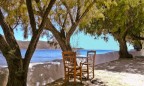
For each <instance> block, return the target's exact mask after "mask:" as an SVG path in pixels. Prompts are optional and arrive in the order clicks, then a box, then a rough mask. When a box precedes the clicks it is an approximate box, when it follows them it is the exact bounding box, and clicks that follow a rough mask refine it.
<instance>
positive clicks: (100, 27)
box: [82, 0, 144, 39]
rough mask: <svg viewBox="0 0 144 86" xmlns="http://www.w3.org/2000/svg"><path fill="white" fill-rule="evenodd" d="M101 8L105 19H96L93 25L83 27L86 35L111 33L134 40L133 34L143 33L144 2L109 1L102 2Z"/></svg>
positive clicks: (141, 0) (128, 0) (136, 0)
mask: <svg viewBox="0 0 144 86" xmlns="http://www.w3.org/2000/svg"><path fill="white" fill-rule="evenodd" d="M100 7H101V9H103V10H102V11H101V12H102V13H103V15H104V18H102V19H96V18H94V19H93V21H92V22H91V23H89V24H87V25H85V26H84V27H82V28H84V30H85V32H86V33H90V34H93V35H95V34H98V35H100V34H102V33H104V34H106V33H111V34H113V35H114V34H118V36H120V37H123V36H125V34H127V37H128V38H129V39H132V37H131V34H140V33H143V27H144V0H133V1H131V0H107V2H105V1H104V2H101V4H100ZM128 34H129V35H128Z"/></svg>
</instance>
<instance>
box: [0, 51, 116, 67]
mask: <svg viewBox="0 0 144 86" xmlns="http://www.w3.org/2000/svg"><path fill="white" fill-rule="evenodd" d="M87 51H88V50H85V49H80V50H77V51H76V52H77V53H78V54H79V55H82V56H86V54H87ZM25 52H26V50H25V49H22V50H21V53H22V56H23V57H24V55H25ZM61 52H62V51H61V50H60V49H37V50H36V51H35V52H34V54H33V57H32V59H31V62H47V61H52V60H55V59H62V54H61ZM108 52H114V51H113V50H96V54H104V53H108ZM4 64H6V61H5V59H4V57H3V56H2V54H0V65H4Z"/></svg>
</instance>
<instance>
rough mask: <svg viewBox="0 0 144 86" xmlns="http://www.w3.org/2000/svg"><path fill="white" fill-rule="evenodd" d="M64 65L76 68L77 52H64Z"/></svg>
mask: <svg viewBox="0 0 144 86" xmlns="http://www.w3.org/2000/svg"><path fill="white" fill-rule="evenodd" d="M62 56H63V64H64V67H66V66H76V52H71V51H64V52H62Z"/></svg>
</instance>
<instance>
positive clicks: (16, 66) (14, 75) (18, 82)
mask: <svg viewBox="0 0 144 86" xmlns="http://www.w3.org/2000/svg"><path fill="white" fill-rule="evenodd" d="M8 69H9V77H8V83H7V86H27V71H28V70H26V69H25V70H24V69H23V64H22V60H19V59H11V60H9V61H8Z"/></svg>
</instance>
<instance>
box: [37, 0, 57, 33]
mask: <svg viewBox="0 0 144 86" xmlns="http://www.w3.org/2000/svg"><path fill="white" fill-rule="evenodd" d="M55 1H56V0H51V1H50V3H49V4H48V7H47V8H46V11H45V13H44V15H43V17H42V18H43V20H42V22H41V24H40V27H39V29H38V32H39V31H41V30H43V28H44V27H45V24H46V19H47V17H48V14H49V13H50V11H51V8H52V6H53V5H54V3H55Z"/></svg>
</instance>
